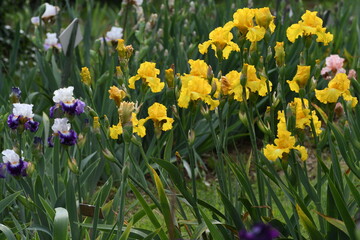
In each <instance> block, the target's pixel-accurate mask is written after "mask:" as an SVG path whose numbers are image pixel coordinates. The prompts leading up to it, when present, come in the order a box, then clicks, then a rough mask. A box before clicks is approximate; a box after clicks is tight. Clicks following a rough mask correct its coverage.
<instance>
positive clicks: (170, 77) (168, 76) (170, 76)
mask: <svg viewBox="0 0 360 240" xmlns="http://www.w3.org/2000/svg"><path fill="white" fill-rule="evenodd" d="M174 68H175V66H174V65H172V66H171V68H169V69H166V70H165V81H166V83H167V85H168V87H169V88H174V79H175V75H174Z"/></svg>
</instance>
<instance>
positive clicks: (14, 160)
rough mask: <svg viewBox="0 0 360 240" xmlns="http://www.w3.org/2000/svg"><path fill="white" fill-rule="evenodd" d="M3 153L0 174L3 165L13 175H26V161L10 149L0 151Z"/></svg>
mask: <svg viewBox="0 0 360 240" xmlns="http://www.w3.org/2000/svg"><path fill="white" fill-rule="evenodd" d="M1 154H2V155H3V158H2V159H3V162H4V163H3V164H2V165H1V167H0V174H1V175H3V176H4V175H5V174H3V170H4V165H5V166H6V169H7V171H8V172H9V173H10V174H11V175H13V176H26V168H27V166H28V163H27V162H26V161H24V160H22V159H21V158H20V156H19V155H18V154H17V153H16V152H15V151H14V150H12V149H6V150H4V151H2V152H1Z"/></svg>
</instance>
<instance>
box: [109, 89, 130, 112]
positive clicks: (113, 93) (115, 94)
mask: <svg viewBox="0 0 360 240" xmlns="http://www.w3.org/2000/svg"><path fill="white" fill-rule="evenodd" d="M108 92H109V94H110V95H109V98H110V99H113V100H114V101H115V104H116V106H118V107H119V106H120V103H121V102H122V101H123V99H124V98H125V97H126V93H125V92H124V91H123V90H121V89H119V88H118V87H116V86H112V87H110V89H109V91H108Z"/></svg>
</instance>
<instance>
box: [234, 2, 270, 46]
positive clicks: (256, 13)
mask: <svg viewBox="0 0 360 240" xmlns="http://www.w3.org/2000/svg"><path fill="white" fill-rule="evenodd" d="M254 17H255V21H256V23H257V24H258V25H257V26H255V25H254ZM274 18H275V17H274V16H272V15H271V12H270V9H269V8H268V7H264V8H256V9H250V8H242V9H238V10H237V11H236V12H235V13H234V15H233V21H232V22H229V23H228V24H232V25H233V27H237V29H238V30H239V32H240V33H241V34H242V35H245V36H246V39H247V40H249V41H250V42H258V41H260V40H262V39H263V38H264V36H265V33H266V29H270V32H274V30H275V24H274Z"/></svg>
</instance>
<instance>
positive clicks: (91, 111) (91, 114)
mask: <svg viewBox="0 0 360 240" xmlns="http://www.w3.org/2000/svg"><path fill="white" fill-rule="evenodd" d="M86 108H87V109H88V111H89V114H90V116H91V117H97V116H98V114H97V113H96V112H95V110H94V109H92V108H91V107H89V106H86Z"/></svg>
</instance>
